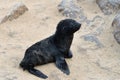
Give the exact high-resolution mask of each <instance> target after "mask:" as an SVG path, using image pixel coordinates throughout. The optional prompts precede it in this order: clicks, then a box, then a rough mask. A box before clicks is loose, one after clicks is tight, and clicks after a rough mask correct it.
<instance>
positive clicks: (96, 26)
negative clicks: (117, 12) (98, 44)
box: [86, 15, 105, 36]
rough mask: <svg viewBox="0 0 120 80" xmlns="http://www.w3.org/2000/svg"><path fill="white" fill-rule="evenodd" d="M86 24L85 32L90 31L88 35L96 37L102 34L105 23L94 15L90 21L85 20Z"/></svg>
mask: <svg viewBox="0 0 120 80" xmlns="http://www.w3.org/2000/svg"><path fill="white" fill-rule="evenodd" d="M86 23H87V25H86V26H88V27H87V28H88V29H86V30H91V31H90V32H89V34H93V35H96V36H99V35H101V33H102V32H103V30H104V27H105V21H104V19H103V18H102V17H101V16H99V15H96V16H95V17H93V19H91V20H86Z"/></svg>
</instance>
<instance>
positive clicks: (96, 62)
mask: <svg viewBox="0 0 120 80" xmlns="http://www.w3.org/2000/svg"><path fill="white" fill-rule="evenodd" d="M18 1H21V2H23V3H24V4H25V5H26V6H27V7H28V9H29V11H27V12H26V13H25V14H23V15H22V16H20V17H19V18H18V19H15V20H13V21H7V22H6V23H4V24H1V25H0V80H42V79H40V78H38V77H35V76H33V75H31V74H29V73H28V72H27V71H23V70H22V69H21V68H20V67H19V63H20V61H21V60H22V58H23V56H24V52H25V50H26V49H27V48H28V47H29V46H31V45H32V44H33V43H35V42H37V41H40V40H42V39H44V38H46V37H48V36H50V35H52V34H54V32H55V29H56V25H57V23H58V22H59V21H60V20H61V19H65V18H66V17H64V16H62V15H61V14H60V13H59V12H58V9H57V6H58V4H59V3H60V0H0V18H1V17H3V16H4V15H5V14H6V13H7V12H8V11H9V8H10V7H11V6H12V5H13V4H15V3H16V2H18ZM80 5H81V6H82V8H83V9H84V12H85V14H86V16H87V17H88V19H92V18H93V17H94V16H96V15H100V16H102V17H103V19H104V21H105V26H104V30H103V32H102V33H101V35H100V36H98V38H99V39H100V41H101V43H102V44H103V45H104V47H102V48H98V49H96V48H95V44H94V43H92V42H87V41H84V39H83V38H82V37H81V36H83V35H85V34H87V33H89V32H91V31H92V30H91V29H89V28H88V27H87V25H86V24H85V23H82V28H81V30H79V31H78V32H77V33H76V34H75V36H74V40H73V44H72V47H71V50H72V52H73V55H74V57H73V58H72V59H67V63H68V65H69V67H70V71H71V74H70V75H69V76H67V75H65V74H63V73H62V72H61V71H60V70H58V69H57V68H56V67H55V65H54V63H50V64H47V65H43V66H38V67H36V68H37V69H39V70H41V71H42V72H43V73H45V74H46V75H48V77H49V78H48V79H46V80H120V49H119V47H120V45H118V44H117V43H116V41H115V40H114V38H113V34H112V28H111V23H112V20H113V18H114V15H110V16H105V15H103V13H102V12H101V11H100V9H99V7H98V6H97V4H96V3H95V1H94V0H85V1H81V3H80Z"/></svg>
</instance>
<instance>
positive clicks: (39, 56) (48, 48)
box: [20, 19, 81, 79]
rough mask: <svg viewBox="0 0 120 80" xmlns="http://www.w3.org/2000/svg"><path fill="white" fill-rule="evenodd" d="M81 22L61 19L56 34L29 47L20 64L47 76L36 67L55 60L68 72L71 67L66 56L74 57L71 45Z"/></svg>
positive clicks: (32, 72)
mask: <svg viewBox="0 0 120 80" xmlns="http://www.w3.org/2000/svg"><path fill="white" fill-rule="evenodd" d="M80 27H81V24H79V23H78V22H76V21H75V20H72V19H65V20H61V21H60V22H59V23H58V25H57V29H56V32H55V34H54V35H52V36H50V37H48V38H46V39H44V40H42V41H39V42H37V43H35V44H34V45H32V46H31V47H29V48H28V49H27V50H26V52H25V55H24V58H23V60H22V61H21V63H20V66H21V67H22V68H23V69H24V70H28V71H29V72H30V73H31V74H34V75H36V76H38V77H41V78H44V79H45V78H47V76H46V75H44V74H43V73H42V72H40V71H38V70H36V69H34V67H35V66H36V65H43V64H46V63H50V62H55V64H56V66H57V67H58V68H59V69H60V70H61V71H63V72H64V73H66V74H69V73H70V71H69V68H68V66H67V63H66V61H65V58H72V53H71V51H70V46H71V43H72V40H73V36H74V33H75V32H76V31H77V30H79V28H80Z"/></svg>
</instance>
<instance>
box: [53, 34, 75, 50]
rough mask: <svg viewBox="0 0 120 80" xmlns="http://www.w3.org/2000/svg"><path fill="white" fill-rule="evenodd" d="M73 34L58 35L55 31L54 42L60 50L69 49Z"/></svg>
mask: <svg viewBox="0 0 120 80" xmlns="http://www.w3.org/2000/svg"><path fill="white" fill-rule="evenodd" d="M73 36H74V35H73V34H72V35H67V36H66V35H60V34H59V35H58V34H57V33H56V34H55V36H54V43H55V45H56V47H58V49H59V50H60V51H61V52H66V51H68V50H69V49H70V46H71V43H72V40H73Z"/></svg>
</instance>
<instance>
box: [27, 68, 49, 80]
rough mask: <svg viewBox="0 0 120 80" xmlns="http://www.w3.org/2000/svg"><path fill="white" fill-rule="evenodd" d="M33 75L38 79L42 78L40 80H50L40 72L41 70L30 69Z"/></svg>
mask: <svg viewBox="0 0 120 80" xmlns="http://www.w3.org/2000/svg"><path fill="white" fill-rule="evenodd" d="M28 71H29V72H30V73H31V74H33V75H35V76H37V77H40V78H43V79H46V78H48V77H47V76H46V75H45V74H43V73H42V72H40V71H39V70H36V69H34V68H33V69H29V70H28Z"/></svg>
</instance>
